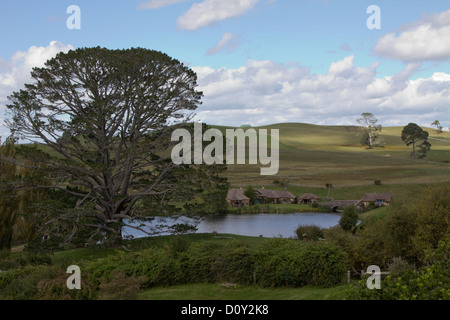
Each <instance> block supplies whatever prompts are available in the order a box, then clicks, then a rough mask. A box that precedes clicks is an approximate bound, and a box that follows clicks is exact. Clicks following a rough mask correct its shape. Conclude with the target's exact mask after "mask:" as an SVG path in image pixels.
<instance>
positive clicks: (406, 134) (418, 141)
mask: <svg viewBox="0 0 450 320" xmlns="http://www.w3.org/2000/svg"><path fill="white" fill-rule="evenodd" d="M401 137H402V140H403V142H404V143H405V144H406V145H407V146H410V145H412V147H413V151H412V153H411V156H412V157H413V159H416V157H417V158H419V159H422V158H425V157H426V155H427V152H428V151H429V150H430V148H431V144H430V143H429V142H428V131H425V130H423V129H422V128H421V127H419V126H418V125H417V124H415V123H409V124H408V125H407V126H405V127H404V128H403V130H402V136H401ZM417 149H418V150H417Z"/></svg>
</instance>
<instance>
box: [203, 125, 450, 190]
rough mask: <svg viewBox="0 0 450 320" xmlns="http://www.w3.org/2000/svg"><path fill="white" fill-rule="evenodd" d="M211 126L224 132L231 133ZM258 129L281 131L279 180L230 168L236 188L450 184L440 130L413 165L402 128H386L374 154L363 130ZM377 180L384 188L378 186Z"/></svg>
mask: <svg viewBox="0 0 450 320" xmlns="http://www.w3.org/2000/svg"><path fill="white" fill-rule="evenodd" d="M212 127H215V128H218V129H220V130H221V131H223V132H224V131H225V129H227V127H223V126H212ZM233 129H234V128H233ZM245 129H246V128H244V130H245ZM253 129H256V130H258V129H278V130H279V140H280V168H279V172H278V174H277V175H275V176H261V175H260V167H261V166H260V165H259V164H258V165H248V164H246V165H228V170H227V173H226V175H227V177H228V179H229V181H230V183H231V184H232V185H234V186H245V185H254V186H255V185H256V186H258V185H261V186H269V187H270V186H273V187H277V186H279V184H277V182H282V183H288V185H289V189H290V190H294V191H296V190H297V191H298V192H302V191H303V190H309V191H311V190H312V189H311V188H315V189H317V190H316V191H317V192H320V190H322V189H324V188H325V184H327V183H331V184H332V185H333V187H335V188H346V189H347V190H348V189H349V188H355V189H358V188H359V189H361V187H363V186H365V187H364V188H363V189H364V190H367V189H372V188H375V187H376V188H378V189H379V190H382V189H389V188H390V189H396V188H398V189H401V188H404V187H405V185H419V184H420V185H426V184H430V183H438V182H448V181H450V133H449V132H443V133H440V134H438V133H436V130H435V129H431V128H424V129H425V130H427V131H428V132H429V134H430V139H429V142H430V143H431V144H432V147H431V150H430V152H429V153H428V154H427V157H426V158H425V159H422V160H413V159H411V157H410V153H411V151H412V147H407V146H406V145H405V144H404V143H403V141H402V140H401V138H400V136H401V131H402V129H403V127H385V128H383V129H382V131H381V137H382V138H383V141H384V146H383V147H380V148H375V149H373V150H369V149H367V148H366V147H364V146H362V145H361V144H360V142H359V141H360V138H361V134H362V128H361V127H357V126H321V125H312V124H305V123H280V124H273V125H268V126H262V127H253ZM375 180H379V181H380V182H381V186H374V181H375ZM368 187H370V188H368ZM411 188H412V186H411ZM363 189H361V190H363ZM312 191H314V190H312ZM367 192H369V191H367ZM362 194H364V193H362ZM355 196H356V195H355Z"/></svg>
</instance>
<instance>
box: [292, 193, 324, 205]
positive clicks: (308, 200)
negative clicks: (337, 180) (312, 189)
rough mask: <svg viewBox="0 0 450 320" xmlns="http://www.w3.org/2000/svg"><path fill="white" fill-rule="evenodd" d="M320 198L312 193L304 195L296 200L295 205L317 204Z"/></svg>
mask: <svg viewBox="0 0 450 320" xmlns="http://www.w3.org/2000/svg"><path fill="white" fill-rule="evenodd" d="M319 200H320V197H319V196H316V195H315V194H313V193H305V194H304V195H302V196H301V197H298V198H297V203H300V204H313V203H317V202H319Z"/></svg>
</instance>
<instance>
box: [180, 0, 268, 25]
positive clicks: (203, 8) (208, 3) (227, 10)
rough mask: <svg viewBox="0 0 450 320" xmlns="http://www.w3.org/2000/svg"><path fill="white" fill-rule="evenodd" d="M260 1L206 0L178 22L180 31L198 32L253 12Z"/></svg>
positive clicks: (197, 4)
mask: <svg viewBox="0 0 450 320" xmlns="http://www.w3.org/2000/svg"><path fill="white" fill-rule="evenodd" d="M259 1H260V0H226V1H225V0H204V1H203V2H200V3H195V4H193V5H192V7H191V8H190V9H189V10H188V11H187V12H186V13H185V14H183V15H182V16H181V17H179V18H178V20H177V25H178V27H179V28H180V29H186V30H196V29H198V28H202V27H207V26H211V25H213V24H215V23H217V22H219V21H222V20H226V19H230V18H234V17H238V16H241V15H243V14H244V13H246V12H247V11H249V10H251V9H252V8H253V7H254V6H255V5H256V4H257V3H258V2H259Z"/></svg>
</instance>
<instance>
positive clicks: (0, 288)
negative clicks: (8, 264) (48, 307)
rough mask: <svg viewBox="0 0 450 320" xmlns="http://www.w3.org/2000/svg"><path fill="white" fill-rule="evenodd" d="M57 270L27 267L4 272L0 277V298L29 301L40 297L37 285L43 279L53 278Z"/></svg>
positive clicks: (41, 266) (43, 267) (46, 267)
mask: <svg viewBox="0 0 450 320" xmlns="http://www.w3.org/2000/svg"><path fill="white" fill-rule="evenodd" d="M54 274H55V268H53V267H48V266H43V265H40V266H25V267H20V268H16V269H11V270H7V271H5V272H2V274H1V276H0V298H1V299H7V300H29V299H36V298H37V297H38V293H39V292H38V288H37V285H38V283H39V281H41V280H42V279H49V278H52V277H53V276H54Z"/></svg>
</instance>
